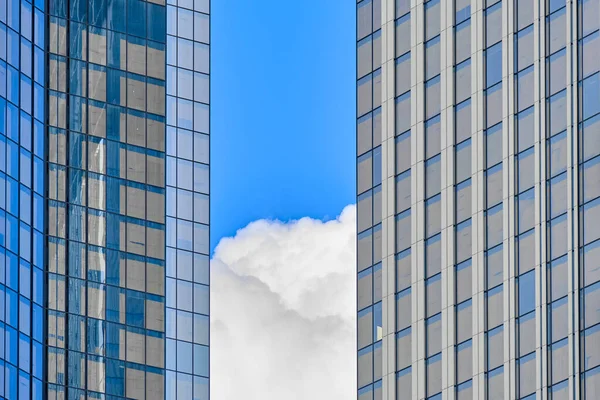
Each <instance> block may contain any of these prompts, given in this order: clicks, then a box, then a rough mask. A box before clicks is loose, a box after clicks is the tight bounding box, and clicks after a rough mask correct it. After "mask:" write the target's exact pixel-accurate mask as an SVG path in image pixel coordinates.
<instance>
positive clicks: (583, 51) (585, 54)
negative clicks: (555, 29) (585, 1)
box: [579, 3, 600, 79]
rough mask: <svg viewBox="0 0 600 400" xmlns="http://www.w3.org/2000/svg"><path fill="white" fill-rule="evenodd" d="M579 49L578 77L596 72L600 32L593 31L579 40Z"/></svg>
mask: <svg viewBox="0 0 600 400" xmlns="http://www.w3.org/2000/svg"><path fill="white" fill-rule="evenodd" d="M580 4H581V3H580ZM579 51H580V55H579V79H581V78H586V77H588V76H590V75H591V74H593V73H595V72H598V70H599V69H600V66H599V65H598V61H597V60H596V56H597V54H598V53H599V52H600V32H595V33H593V34H591V35H589V36H587V37H586V38H584V39H583V40H581V42H580V43H579Z"/></svg>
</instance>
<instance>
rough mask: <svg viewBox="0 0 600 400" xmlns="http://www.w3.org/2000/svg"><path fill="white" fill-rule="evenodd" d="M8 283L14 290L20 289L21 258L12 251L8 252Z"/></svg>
mask: <svg viewBox="0 0 600 400" xmlns="http://www.w3.org/2000/svg"><path fill="white" fill-rule="evenodd" d="M6 284H7V285H8V287H9V288H11V289H13V290H19V259H18V257H17V256H16V255H14V254H13V253H11V252H6Z"/></svg>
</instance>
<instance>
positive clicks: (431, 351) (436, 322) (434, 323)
mask: <svg viewBox="0 0 600 400" xmlns="http://www.w3.org/2000/svg"><path fill="white" fill-rule="evenodd" d="M425 329H426V332H427V333H426V335H427V344H426V346H425V348H426V355H427V357H431V356H432V355H435V354H437V353H439V352H440V351H442V314H437V315H434V316H433V317H431V318H428V319H427V320H426V321H425Z"/></svg>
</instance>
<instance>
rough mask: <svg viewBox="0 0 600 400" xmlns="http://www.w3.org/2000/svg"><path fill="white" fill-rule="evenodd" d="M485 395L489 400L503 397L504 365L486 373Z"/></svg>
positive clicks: (498, 399) (500, 399) (497, 399)
mask: <svg viewBox="0 0 600 400" xmlns="http://www.w3.org/2000/svg"><path fill="white" fill-rule="evenodd" d="M486 377H487V388H486V389H487V391H486V392H487V395H488V399H489V400H502V399H504V367H499V368H496V369H495V370H493V371H490V372H488V373H487V376H486Z"/></svg>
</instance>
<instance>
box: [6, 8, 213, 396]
mask: <svg viewBox="0 0 600 400" xmlns="http://www.w3.org/2000/svg"><path fill="white" fill-rule="evenodd" d="M209 11H210V10H209V0H187V1H186V0H180V1H179V2H176V1H172V2H171V1H170V2H168V3H165V2H164V0H152V1H141V0H69V1H67V0H49V1H47V2H45V1H42V0H39V1H38V0H35V1H34V2H32V3H30V2H29V1H28V0H5V1H0V343H1V344H0V370H1V371H2V372H0V398H6V399H30V398H31V399H69V400H70V399H83V398H89V399H107V400H108V399H121V398H123V399H125V398H127V399H147V400H151V399H166V398H167V399H199V400H207V399H208V395H209V380H208V377H209V361H208V360H209V348H208V345H209V321H208V318H209V317H208V314H209V290H208V284H209V260H208V254H209V228H208V223H209V166H208V164H209V86H210V85H209V43H210V40H209V39H210V33H209V32H210V28H209V23H210V16H209Z"/></svg>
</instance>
